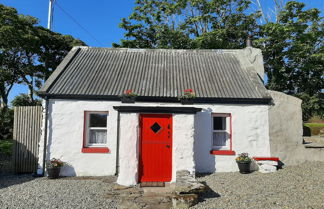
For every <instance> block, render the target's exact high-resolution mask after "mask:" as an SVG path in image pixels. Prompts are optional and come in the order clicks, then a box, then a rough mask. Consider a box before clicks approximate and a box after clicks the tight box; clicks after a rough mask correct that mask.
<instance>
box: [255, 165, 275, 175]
mask: <svg viewBox="0 0 324 209" xmlns="http://www.w3.org/2000/svg"><path fill="white" fill-rule="evenodd" d="M259 171H260V172H261V173H272V172H276V171H277V167H276V166H272V165H260V166H259Z"/></svg>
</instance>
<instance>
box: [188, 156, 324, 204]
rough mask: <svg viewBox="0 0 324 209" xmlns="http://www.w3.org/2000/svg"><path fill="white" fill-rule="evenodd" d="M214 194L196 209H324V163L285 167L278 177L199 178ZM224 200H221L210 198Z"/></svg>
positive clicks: (228, 175) (220, 175)
mask: <svg viewBox="0 0 324 209" xmlns="http://www.w3.org/2000/svg"><path fill="white" fill-rule="evenodd" d="M198 180H199V181H203V182H206V183H207V185H208V186H209V187H210V188H211V190H213V191H214V192H215V193H213V192H209V193H208V194H206V195H205V196H206V197H205V201H203V202H200V203H198V205H196V206H194V207H193V208H226V209H230V208H235V209H236V208H242V209H245V208H262V209H270V208H271V209H275V208H278V209H279V208H280V209H299V208H300V209H310V208H313V209H315V208H316V209H317V208H318V209H324V163H323V162H316V163H314V162H312V163H304V164H302V165H299V166H291V167H288V166H287V167H285V168H284V169H281V170H279V171H277V172H275V173H268V174H262V173H259V172H254V173H251V174H240V173H238V172H235V173H217V174H212V175H208V176H204V177H199V178H198ZM215 196H220V197H218V198H210V197H215Z"/></svg>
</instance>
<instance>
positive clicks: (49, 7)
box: [47, 0, 55, 30]
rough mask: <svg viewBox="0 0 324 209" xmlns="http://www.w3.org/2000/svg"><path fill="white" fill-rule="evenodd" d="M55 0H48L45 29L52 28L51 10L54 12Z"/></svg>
mask: <svg viewBox="0 0 324 209" xmlns="http://www.w3.org/2000/svg"><path fill="white" fill-rule="evenodd" d="M54 1H55V0H49V5H48V20H47V29H49V30H52V24H53V12H54V7H53V4H54Z"/></svg>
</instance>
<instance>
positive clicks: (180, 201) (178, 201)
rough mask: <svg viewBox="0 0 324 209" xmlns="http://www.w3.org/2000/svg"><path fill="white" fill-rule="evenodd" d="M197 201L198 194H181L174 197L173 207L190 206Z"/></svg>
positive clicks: (180, 208)
mask: <svg viewBox="0 0 324 209" xmlns="http://www.w3.org/2000/svg"><path fill="white" fill-rule="evenodd" d="M197 203H198V195H197V194H179V195H174V196H173V197H172V207H173V208H177V209H185V208H189V207H191V206H194V205H196V204H197Z"/></svg>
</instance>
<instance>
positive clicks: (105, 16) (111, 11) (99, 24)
mask: <svg viewBox="0 0 324 209" xmlns="http://www.w3.org/2000/svg"><path fill="white" fill-rule="evenodd" d="M300 1H301V2H305V3H306V6H307V8H314V7H316V8H318V9H320V10H321V11H322V13H323V11H324V3H323V2H324V1H323V0H300ZM48 2H49V1H48V0H0V3H2V4H4V5H6V6H11V7H14V8H16V9H17V10H18V12H19V13H20V14H24V15H31V16H34V17H36V18H38V19H39V24H40V25H42V26H44V27H46V25H47V14H48ZM134 2H135V0H118V1H113V0H95V1H84V0H83V1H80V0H79V1H77V0H57V3H58V4H59V5H60V6H61V7H62V8H63V9H64V10H65V11H67V12H68V13H69V14H70V15H71V16H73V18H74V19H75V20H77V22H78V23H79V24H81V25H82V26H83V27H84V28H86V30H87V31H89V32H90V33H91V34H92V35H93V36H94V37H95V39H96V40H95V39H94V38H92V37H91V36H90V35H89V34H88V33H87V32H85V31H84V30H82V29H81V28H80V27H79V26H78V25H77V24H75V23H74V22H73V21H72V20H71V19H70V18H69V17H68V16H67V15H66V14H65V13H64V12H62V11H61V10H60V9H59V8H58V7H57V6H55V7H54V22H53V28H52V30H53V31H55V32H59V33H62V34H70V35H72V36H74V37H75V38H79V39H81V40H83V41H84V42H86V44H87V45H89V46H97V47H111V45H112V43H114V42H117V43H118V42H119V40H120V39H121V38H122V37H123V34H124V31H123V30H122V29H120V28H119V27H118V24H119V23H120V20H121V18H123V17H128V16H129V15H130V14H131V12H132V9H133V7H134ZM261 2H263V6H264V7H265V8H264V9H267V7H272V2H273V1H272V0H262V1H261ZM27 92H28V90H27V88H26V87H25V86H23V85H16V86H15V87H14V88H13V90H12V91H11V94H10V96H9V101H11V100H12V99H13V98H14V97H15V96H16V95H18V94H19V93H27Z"/></svg>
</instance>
